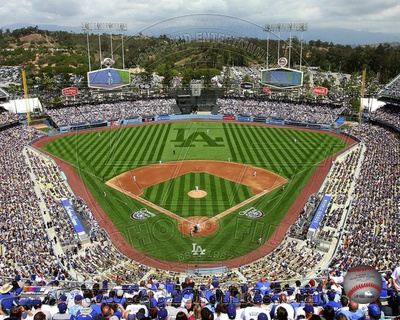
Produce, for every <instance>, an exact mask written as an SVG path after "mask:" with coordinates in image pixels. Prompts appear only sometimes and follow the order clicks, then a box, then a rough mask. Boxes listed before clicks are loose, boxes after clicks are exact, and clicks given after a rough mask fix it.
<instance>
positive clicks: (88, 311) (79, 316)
mask: <svg viewBox="0 0 400 320" xmlns="http://www.w3.org/2000/svg"><path fill="white" fill-rule="evenodd" d="M97 314H98V313H97V311H96V310H94V309H93V308H92V300H91V299H90V298H85V299H83V300H82V308H80V309H79V310H78V311H77V312H76V315H75V316H73V315H71V320H86V319H90V318H94V317H95V316H96V315H97Z"/></svg>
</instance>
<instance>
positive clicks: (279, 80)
mask: <svg viewBox="0 0 400 320" xmlns="http://www.w3.org/2000/svg"><path fill="white" fill-rule="evenodd" d="M261 83H262V84H263V85H268V86H271V87H275V88H280V89H285V88H297V87H301V86H303V72H302V71H299V70H294V69H288V68H274V69H267V70H263V71H261Z"/></svg>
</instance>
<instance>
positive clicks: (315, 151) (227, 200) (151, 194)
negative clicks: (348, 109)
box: [43, 121, 347, 265]
mask: <svg viewBox="0 0 400 320" xmlns="http://www.w3.org/2000/svg"><path fill="white" fill-rule="evenodd" d="M295 139H296V143H295V142H294V140H295ZM346 146H347V145H346V143H345V142H343V141H342V140H340V139H338V138H336V137H334V136H331V135H327V134H324V133H316V132H309V131H301V130H295V129H286V128H277V127H268V126H259V125H249V124H242V123H224V122H196V121H188V122H174V123H160V124H150V125H138V126H131V127H120V128H118V129H109V130H105V131H101V134H100V136H99V134H98V132H87V133H76V134H72V135H68V136H63V137H60V138H59V139H56V140H54V141H52V142H50V143H48V144H47V145H46V146H45V147H44V148H43V149H44V150H46V151H47V152H49V153H51V154H54V155H55V156H57V157H60V158H62V159H63V160H65V161H67V162H69V163H70V164H71V165H72V166H73V167H74V168H75V170H77V172H78V173H79V175H80V176H81V177H82V179H83V181H84V183H85V185H86V186H87V187H88V189H89V190H90V192H91V193H92V194H93V196H94V197H95V198H96V199H97V201H98V202H99V204H100V205H101V206H102V207H103V209H104V210H105V212H106V213H107V214H108V216H109V217H110V219H111V221H113V223H114V224H115V226H116V227H117V228H118V230H119V231H120V232H121V233H122V234H123V236H124V237H125V239H126V240H127V241H128V242H129V243H130V244H131V245H132V246H134V247H135V248H136V249H137V250H140V251H142V252H144V253H146V255H148V256H151V257H155V258H159V259H163V260H166V261H176V262H183V263H188V265H189V264H197V263H202V262H215V261H222V262H221V265H223V261H224V260H228V259H231V258H235V257H239V256H242V255H244V254H246V253H248V252H250V251H252V250H254V249H256V248H257V247H258V245H257V239H258V238H259V237H260V236H262V238H263V241H267V240H268V239H269V237H270V236H271V235H272V234H273V233H274V231H275V230H276V228H278V226H279V225H280V222H281V220H282V218H283V217H284V216H285V214H286V212H287V211H288V209H289V208H290V207H291V205H292V204H293V202H294V201H295V200H296V198H297V197H298V195H299V193H300V191H301V190H302V189H303V187H304V186H305V184H306V183H307V181H308V180H309V178H310V177H311V175H312V174H313V173H314V171H315V169H316V168H317V166H318V165H324V163H323V160H324V159H326V158H327V157H329V156H331V155H332V154H335V153H337V152H339V151H340V150H342V149H343V148H345V147H346ZM174 150H175V153H174V152H173V151H174ZM228 158H229V159H230V161H232V162H238V163H244V164H247V165H252V166H256V167H260V168H262V169H266V170H269V171H272V172H274V173H277V174H279V175H281V176H283V177H285V178H288V179H289V182H288V183H287V184H286V188H285V191H282V190H281V189H280V188H278V189H275V190H273V191H272V192H270V193H268V194H266V195H265V196H263V197H261V198H259V199H257V200H254V201H253V202H252V203H250V204H248V205H246V206H245V207H243V208H241V209H240V210H244V209H246V208H249V207H255V208H257V209H258V210H260V211H262V212H263V213H264V216H263V217H262V218H261V219H257V220H255V219H249V218H248V217H245V216H243V215H239V214H238V211H236V212H232V213H231V214H229V215H227V216H225V217H223V218H222V219H220V220H218V223H219V229H218V231H217V232H216V233H215V234H212V235H209V236H205V237H189V236H186V235H183V234H181V233H180V232H179V231H178V229H177V221H176V220H175V219H173V218H171V217H169V216H166V215H164V214H162V213H159V212H155V210H154V209H152V208H148V210H149V211H151V212H154V213H155V214H156V216H155V217H153V218H149V219H147V220H144V221H138V220H133V219H131V213H132V212H135V211H138V210H139V209H141V208H146V206H145V205H143V204H142V203H141V202H138V201H136V200H134V199H132V198H131V197H129V196H128V195H125V194H123V193H121V192H119V191H117V190H114V189H112V188H111V187H108V186H107V185H105V183H104V181H107V180H109V179H111V178H113V177H115V176H117V175H119V174H121V173H123V172H126V171H128V170H132V169H134V168H137V167H140V166H146V165H150V164H155V163H158V162H159V161H160V160H162V161H163V162H168V161H178V160H200V159H201V160H220V161H228ZM321 162H322V163H321ZM175 180H176V181H174V182H173V185H174V186H175V187H173V188H171V182H169V183H168V182H166V183H161V184H159V185H156V186H153V187H151V188H148V190H145V193H144V195H143V197H145V198H146V199H148V200H150V201H158V202H159V204H160V205H161V206H163V207H164V208H167V209H168V210H170V211H172V212H174V213H177V214H179V215H182V216H184V217H189V216H198V215H206V216H212V215H215V214H218V213H219V212H221V211H223V210H226V209H227V207H228V208H229V207H231V206H233V205H234V203H235V202H236V201H239V202H241V201H243V200H242V199H246V198H249V197H251V196H252V193H251V191H250V190H249V188H247V187H243V186H242V187H240V188H238V186H237V185H236V184H235V183H233V182H230V181H227V180H224V179H220V178H217V177H214V176H212V175H209V174H204V173H203V174H199V173H197V174H194V173H193V174H187V175H184V176H181V177H179V178H176V179H175ZM196 181H201V183H199V184H201V185H207V188H209V189H210V190H212V193H213V197H206V198H207V199H206V198H203V199H190V198H189V197H187V198H186V197H185V196H184V193H183V192H182V190H183V187H182V186H183V185H185V184H190V185H191V186H194V185H195V184H196ZM185 188H186V187H185ZM185 190H187V188H186V189H185ZM104 191H106V192H107V197H104V196H103V192H104ZM207 191H208V190H207ZM237 191H238V192H239V193H240V196H239V197H238V200H233V199H232V198H233V197H232V193H233V192H237ZM186 193H187V191H186ZM194 200H196V201H194ZM198 200H200V201H198ZM231 204H232V205H231ZM286 227H287V226H286ZM193 243H196V245H199V246H201V247H202V249H205V254H204V255H202V256H193V253H192V246H193Z"/></svg>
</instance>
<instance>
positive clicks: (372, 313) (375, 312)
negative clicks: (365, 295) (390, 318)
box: [368, 303, 385, 320]
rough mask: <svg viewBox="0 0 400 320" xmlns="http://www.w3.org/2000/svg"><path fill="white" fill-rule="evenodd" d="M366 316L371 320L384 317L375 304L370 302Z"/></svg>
mask: <svg viewBox="0 0 400 320" xmlns="http://www.w3.org/2000/svg"><path fill="white" fill-rule="evenodd" d="M368 317H369V318H370V319H372V320H379V319H384V318H385V315H384V313H383V312H382V311H381V308H379V306H378V305H377V304H375V303H370V304H369V305H368Z"/></svg>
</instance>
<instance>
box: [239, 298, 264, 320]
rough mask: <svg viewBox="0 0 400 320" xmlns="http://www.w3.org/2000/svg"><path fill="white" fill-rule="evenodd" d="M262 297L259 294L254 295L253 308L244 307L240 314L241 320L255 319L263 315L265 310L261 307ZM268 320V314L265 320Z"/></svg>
mask: <svg viewBox="0 0 400 320" xmlns="http://www.w3.org/2000/svg"><path fill="white" fill-rule="evenodd" d="M262 301H263V297H262V295H261V294H259V293H256V294H255V295H254V297H253V306H249V307H246V308H245V309H244V310H243V313H242V319H243V320H250V319H255V318H256V317H257V316H258V315H259V314H260V313H265V312H266V310H265V309H263V308H262V307H261V304H262ZM265 320H270V316H269V314H267V319H265Z"/></svg>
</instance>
